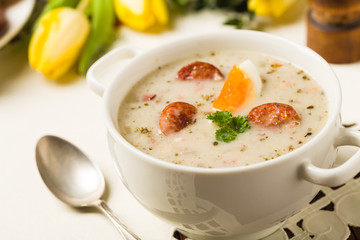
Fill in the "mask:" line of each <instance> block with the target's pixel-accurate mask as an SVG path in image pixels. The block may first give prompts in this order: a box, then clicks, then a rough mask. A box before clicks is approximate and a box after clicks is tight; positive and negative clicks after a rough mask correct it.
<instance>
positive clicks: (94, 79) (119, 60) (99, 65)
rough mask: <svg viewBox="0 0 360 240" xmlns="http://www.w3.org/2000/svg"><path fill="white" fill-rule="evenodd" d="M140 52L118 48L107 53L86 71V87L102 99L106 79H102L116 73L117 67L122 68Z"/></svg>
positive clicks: (127, 47)
mask: <svg viewBox="0 0 360 240" xmlns="http://www.w3.org/2000/svg"><path fill="white" fill-rule="evenodd" d="M142 52H143V51H142V50H140V49H138V48H134V47H129V46H125V47H119V48H116V49H114V50H112V51H110V52H108V53H107V54H105V55H104V56H103V57H101V58H100V59H99V60H97V61H96V62H95V63H94V64H93V65H92V66H91V67H90V69H89V70H88V72H87V74H86V82H87V84H88V86H89V87H90V88H91V90H92V91H93V92H95V93H96V94H97V95H99V96H100V97H102V96H103V94H104V91H105V89H106V86H105V84H104V81H105V80H106V79H104V77H105V76H109V73H111V72H112V73H114V71H116V73H117V72H118V71H119V67H123V66H124V65H125V64H126V62H127V61H129V60H131V59H132V58H133V57H135V56H136V55H138V54H140V53H142ZM112 77H113V76H112Z"/></svg>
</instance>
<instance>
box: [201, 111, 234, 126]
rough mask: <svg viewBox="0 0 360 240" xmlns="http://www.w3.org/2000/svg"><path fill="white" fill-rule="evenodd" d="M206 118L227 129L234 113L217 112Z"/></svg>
mask: <svg viewBox="0 0 360 240" xmlns="http://www.w3.org/2000/svg"><path fill="white" fill-rule="evenodd" d="M206 118H207V119H209V120H211V121H212V122H213V123H216V124H217V125H218V126H219V127H225V126H228V125H229V123H230V122H231V118H232V113H231V112H228V111H224V112H221V111H216V112H214V113H212V114H210V115H209V116H207V117H206Z"/></svg>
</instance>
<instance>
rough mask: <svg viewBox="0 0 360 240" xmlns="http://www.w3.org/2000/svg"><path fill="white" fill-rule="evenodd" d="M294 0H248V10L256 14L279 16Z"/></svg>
mask: <svg viewBox="0 0 360 240" xmlns="http://www.w3.org/2000/svg"><path fill="white" fill-rule="evenodd" d="M295 2H296V0H249V1H248V8H249V10H251V11H253V12H255V14H256V15H258V16H264V17H275V18H277V17H280V16H281V15H283V14H284V13H285V12H286V11H287V10H288V8H289V7H290V6H291V5H293V4H294V3H295Z"/></svg>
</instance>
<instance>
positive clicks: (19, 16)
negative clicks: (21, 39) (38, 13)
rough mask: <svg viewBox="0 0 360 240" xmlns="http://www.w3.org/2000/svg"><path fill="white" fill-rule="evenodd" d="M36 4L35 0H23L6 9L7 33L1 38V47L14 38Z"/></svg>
mask: <svg viewBox="0 0 360 240" xmlns="http://www.w3.org/2000/svg"><path fill="white" fill-rule="evenodd" d="M34 6H35V0H21V1H18V2H17V3H14V4H12V5H11V6H9V7H7V8H6V9H5V18H6V21H7V24H8V29H7V31H6V33H5V34H4V35H3V36H2V37H1V38H0V48H2V47H3V46H5V45H6V44H7V43H8V42H9V41H10V40H11V39H13V38H14V37H15V36H16V35H17V34H18V33H19V32H20V30H21V29H22V28H23V27H24V25H25V23H26V22H27V20H28V19H29V17H30V15H31V12H32V10H33V8H34Z"/></svg>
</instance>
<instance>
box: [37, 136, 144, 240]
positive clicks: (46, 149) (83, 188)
mask: <svg viewBox="0 0 360 240" xmlns="http://www.w3.org/2000/svg"><path fill="white" fill-rule="evenodd" d="M36 163H37V167H38V169H39V173H40V176H41V177H42V179H43V181H44V183H45V184H46V186H47V187H48V188H49V190H50V191H51V192H52V193H53V194H54V195H55V196H56V197H57V198H58V199H60V200H61V201H63V202H64V203H66V204H68V205H70V206H73V207H97V208H99V209H100V210H101V211H102V212H103V213H105V214H106V215H107V216H108V217H109V219H110V220H111V221H112V223H113V224H114V225H115V226H116V227H117V229H118V230H119V232H120V233H121V235H122V237H123V238H124V239H126V240H140V238H139V237H138V236H136V235H135V234H134V233H132V232H131V231H130V230H128V229H127V227H126V226H125V225H124V224H123V223H122V222H121V221H120V220H119V219H118V218H117V217H116V216H115V215H114V214H113V213H112V212H111V210H110V209H109V207H108V206H107V204H106V203H105V201H103V200H101V199H100V198H101V196H102V195H103V193H104V190H105V180H104V176H103V174H102V173H101V171H100V169H99V168H98V167H97V166H96V165H95V164H94V163H93V162H92V161H91V160H90V159H89V158H88V157H87V156H86V155H85V154H84V153H83V152H82V151H81V150H80V149H78V148H77V147H75V146H74V145H73V144H71V143H70V142H68V141H66V140H64V139H61V138H59V137H56V136H49V135H48V136H44V137H42V138H40V140H39V141H38V143H37V145H36Z"/></svg>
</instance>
